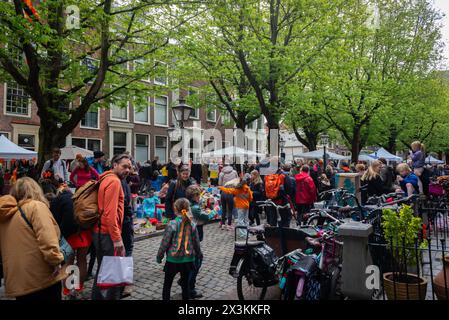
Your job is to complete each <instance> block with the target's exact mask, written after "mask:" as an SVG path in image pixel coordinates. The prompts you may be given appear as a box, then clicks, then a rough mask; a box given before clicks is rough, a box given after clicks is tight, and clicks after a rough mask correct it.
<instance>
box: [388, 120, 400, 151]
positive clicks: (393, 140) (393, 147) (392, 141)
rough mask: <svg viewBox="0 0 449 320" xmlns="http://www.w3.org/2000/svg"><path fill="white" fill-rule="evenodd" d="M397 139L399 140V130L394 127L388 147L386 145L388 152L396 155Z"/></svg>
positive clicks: (391, 130)
mask: <svg viewBox="0 0 449 320" xmlns="http://www.w3.org/2000/svg"><path fill="white" fill-rule="evenodd" d="M397 138H398V130H397V128H396V127H395V126H392V127H391V128H390V134H389V137H388V141H387V145H386V149H387V151H388V152H390V153H392V154H396V148H397V144H396V140H397Z"/></svg>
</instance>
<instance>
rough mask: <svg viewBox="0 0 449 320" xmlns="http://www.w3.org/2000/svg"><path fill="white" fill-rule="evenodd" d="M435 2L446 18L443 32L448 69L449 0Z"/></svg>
mask: <svg viewBox="0 0 449 320" xmlns="http://www.w3.org/2000/svg"><path fill="white" fill-rule="evenodd" d="M433 1H434V2H435V7H436V8H438V9H439V10H440V11H441V12H442V13H443V14H444V15H445V17H444V18H443V21H442V22H443V25H444V27H443V30H441V32H442V35H443V41H444V44H445V48H444V56H445V58H446V60H445V62H444V65H445V66H446V68H448V67H449V0H433Z"/></svg>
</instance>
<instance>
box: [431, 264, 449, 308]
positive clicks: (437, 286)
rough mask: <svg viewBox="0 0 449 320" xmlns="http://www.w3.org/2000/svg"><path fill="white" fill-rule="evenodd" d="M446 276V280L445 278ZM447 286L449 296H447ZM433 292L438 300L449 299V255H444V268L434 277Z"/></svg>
mask: <svg viewBox="0 0 449 320" xmlns="http://www.w3.org/2000/svg"><path fill="white" fill-rule="evenodd" d="M445 277H446V281H444V278H445ZM446 288H447V296H446ZM433 292H435V295H436V296H437V298H438V300H448V299H449V256H445V257H444V262H443V269H442V270H441V271H440V272H438V274H437V275H436V276H435V278H433Z"/></svg>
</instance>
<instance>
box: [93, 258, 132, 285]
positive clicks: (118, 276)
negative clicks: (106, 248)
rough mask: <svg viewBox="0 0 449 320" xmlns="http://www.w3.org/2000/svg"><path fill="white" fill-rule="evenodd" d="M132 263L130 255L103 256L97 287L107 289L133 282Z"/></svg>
mask: <svg viewBox="0 0 449 320" xmlns="http://www.w3.org/2000/svg"><path fill="white" fill-rule="evenodd" d="M133 273H134V263H133V258H132V257H112V256H105V257H103V260H102V262H101V266H100V272H99V273H98V280H97V287H99V288H100V289H108V288H113V287H123V286H127V285H131V284H133Z"/></svg>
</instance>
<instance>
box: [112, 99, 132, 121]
mask: <svg viewBox="0 0 449 320" xmlns="http://www.w3.org/2000/svg"><path fill="white" fill-rule="evenodd" d="M129 105H130V103H129V101H128V103H127V105H126V120H124V119H118V118H114V117H113V116H112V108H111V106H114V104H113V103H110V104H109V120H111V121H120V122H130V121H129V120H130V119H129ZM120 109H123V108H120Z"/></svg>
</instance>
